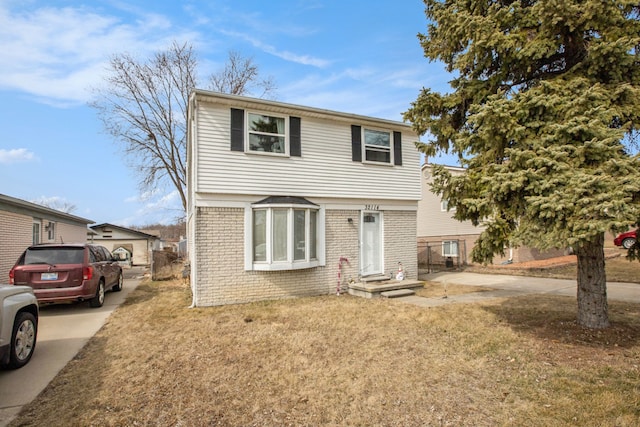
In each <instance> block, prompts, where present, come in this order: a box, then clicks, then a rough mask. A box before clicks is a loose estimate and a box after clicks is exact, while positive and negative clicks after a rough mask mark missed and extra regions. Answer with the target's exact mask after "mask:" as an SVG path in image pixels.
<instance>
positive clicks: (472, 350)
mask: <svg viewBox="0 0 640 427" xmlns="http://www.w3.org/2000/svg"><path fill="white" fill-rule="evenodd" d="M459 291H462V289H459ZM189 303H190V293H189V290H188V288H187V287H186V286H184V285H183V284H182V283H181V282H180V281H166V282H146V283H143V284H142V285H140V286H139V288H138V289H137V290H136V291H134V292H133V293H132V294H131V295H130V297H129V299H128V300H127V302H126V303H125V304H124V305H123V306H122V307H120V308H119V309H118V310H117V311H116V312H115V313H114V314H113V315H112V316H111V318H110V319H109V320H108V323H107V324H106V325H105V326H104V327H103V328H102V329H101V330H100V331H99V333H98V334H97V335H96V336H95V337H94V338H93V339H91V340H90V341H89V343H88V344H87V346H86V347H85V348H84V349H83V350H82V351H81V352H80V354H79V355H78V356H77V357H76V358H75V359H74V360H72V361H71V362H70V363H69V364H68V365H67V367H66V368H64V369H63V371H61V372H60V374H59V375H58V376H57V377H56V378H55V379H54V380H53V381H52V382H51V384H50V385H49V386H48V387H47V388H46V389H45V390H44V391H43V393H42V394H41V395H40V396H39V397H38V398H37V399H36V400H35V401H34V402H33V403H31V404H29V405H28V406H26V407H25V408H24V410H23V412H22V413H21V415H20V416H19V418H17V419H16V420H14V422H13V423H12V424H11V425H12V426H27V425H29V426H36V425H37V426H42V425H51V426H134V425H153V426H283V425H292V426H301V425H306V426H319V425H332V426H374V425H380V426H425V425H437V426H565V425H580V426H596V425H597V426H604V425H607V426H608V425H616V426H637V425H639V424H640V367H639V366H640V342H639V340H640V306H639V305H637V304H626V303H620V302H615V301H612V302H611V303H610V317H611V321H612V325H613V326H612V327H611V328H610V329H608V330H606V331H600V332H592V331H588V330H584V329H581V328H579V327H577V326H576V324H575V322H574V318H575V301H574V300H573V299H571V298H562V297H550V296H526V297H517V298H510V299H506V300H502V301H495V300H494V301H493V302H491V303H482V304H465V305H462V304H458V305H449V306H445V307H438V308H419V307H416V306H412V305H407V304H403V303H400V302H398V301H394V300H387V299H377V300H367V299H361V298H356V297H350V296H346V295H343V296H340V297H336V296H326V297H316V298H300V299H293V300H282V301H270V302H263V303H256V304H246V305H234V306H225V307H214V308H199V309H189V308H187V306H188V305H189Z"/></svg>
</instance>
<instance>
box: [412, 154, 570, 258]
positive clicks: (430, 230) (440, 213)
mask: <svg viewBox="0 0 640 427" xmlns="http://www.w3.org/2000/svg"><path fill="white" fill-rule="evenodd" d="M432 168H433V165H431V164H428V163H426V164H424V165H423V166H422V177H421V179H422V199H421V200H420V202H419V203H418V257H419V261H420V265H421V267H423V266H430V267H431V266H434V265H435V266H437V265H443V266H448V267H452V266H461V265H466V264H469V263H471V250H472V249H473V247H474V245H475V242H476V240H477V239H478V237H479V236H480V233H482V231H483V230H484V227H483V226H482V225H479V226H478V227H475V226H474V225H473V224H471V221H458V220H457V219H454V218H453V215H454V214H455V212H454V210H453V209H454V208H452V207H450V206H448V203H447V200H442V199H441V198H440V196H438V195H436V194H435V193H433V192H432V191H431V185H430V184H431V183H432V182H433V179H432V176H431V173H432ZM445 168H446V169H447V170H448V171H449V172H450V173H451V174H453V175H456V174H463V173H465V169H464V168H461V167H456V166H445ZM566 254H567V251H565V250H562V249H556V250H549V251H545V252H540V251H539V250H537V249H535V248H529V247H519V248H505V256H504V257H499V256H497V257H495V258H494V260H493V263H494V264H500V263H510V262H514V263H515V262H525V261H532V260H539V259H547V258H552V257H556V256H562V255H566Z"/></svg>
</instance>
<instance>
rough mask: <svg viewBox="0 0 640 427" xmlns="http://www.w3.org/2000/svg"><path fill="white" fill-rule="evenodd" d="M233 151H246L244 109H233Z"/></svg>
mask: <svg viewBox="0 0 640 427" xmlns="http://www.w3.org/2000/svg"><path fill="white" fill-rule="evenodd" d="M231 151H244V110H239V109H237V108H232V109H231Z"/></svg>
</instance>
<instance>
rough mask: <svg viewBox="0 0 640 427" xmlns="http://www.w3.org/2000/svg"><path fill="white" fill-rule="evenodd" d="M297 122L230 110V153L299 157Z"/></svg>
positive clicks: (267, 115)
mask: <svg viewBox="0 0 640 427" xmlns="http://www.w3.org/2000/svg"><path fill="white" fill-rule="evenodd" d="M300 123H301V119H300V117H294V116H282V115H277V114H272V113H262V112H246V111H245V110H242V109H239V108H232V109H231V151H240V152H245V153H264V154H273V155H279V156H291V157H300V156H302V147H301V145H302V144H301V136H300V135H301V124H300Z"/></svg>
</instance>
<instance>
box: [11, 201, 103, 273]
mask: <svg viewBox="0 0 640 427" xmlns="http://www.w3.org/2000/svg"><path fill="white" fill-rule="evenodd" d="M94 222H95V221H91V220H90V219H86V218H82V217H79V216H75V215H71V214H68V213H65V212H61V211H58V210H55V209H51V208H47V207H45V206H41V205H38V204H36V203H31V202H27V201H25V200H21V199H17V198H15V197H10V196H7V195H4V194H0V283H8V282H9V270H11V268H12V267H13V265H14V264H15V262H16V261H17V259H18V257H19V256H20V255H21V254H22V252H23V251H24V250H25V249H26V248H27V247H29V246H31V245H33V244H38V243H85V242H86V241H87V226H88V225H89V224H93V223H94Z"/></svg>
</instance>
